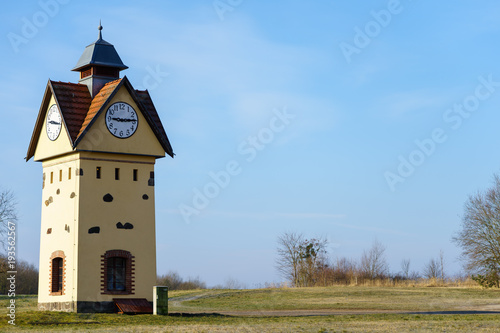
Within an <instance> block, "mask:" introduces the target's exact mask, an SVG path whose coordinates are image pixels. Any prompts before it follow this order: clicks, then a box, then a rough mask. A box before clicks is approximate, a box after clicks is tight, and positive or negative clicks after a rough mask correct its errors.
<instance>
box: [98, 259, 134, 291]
mask: <svg viewBox="0 0 500 333" xmlns="http://www.w3.org/2000/svg"><path fill="white" fill-rule="evenodd" d="M134 273H135V260H134V256H133V255H132V254H131V253H130V252H128V251H125V250H109V251H106V253H104V254H103V255H102V256H101V294H111V295H132V294H134V293H135V285H134Z"/></svg>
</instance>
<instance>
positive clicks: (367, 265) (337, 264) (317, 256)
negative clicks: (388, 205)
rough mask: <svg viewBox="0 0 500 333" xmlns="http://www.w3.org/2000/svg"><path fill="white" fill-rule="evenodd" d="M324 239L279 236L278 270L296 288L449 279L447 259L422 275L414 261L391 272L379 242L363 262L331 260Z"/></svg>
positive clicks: (431, 264)
mask: <svg viewBox="0 0 500 333" xmlns="http://www.w3.org/2000/svg"><path fill="white" fill-rule="evenodd" d="M327 246H328V242H327V240H326V239H324V238H312V239H307V238H305V237H304V235H303V234H301V233H296V232H285V233H283V234H282V235H280V236H279V237H278V248H277V254H278V256H277V260H276V268H277V269H278V271H279V272H280V274H281V275H282V277H284V278H285V279H287V280H288V281H290V282H291V284H292V285H293V286H296V287H310V286H327V285H333V284H346V285H349V284H353V283H355V284H363V283H366V282H367V281H375V280H385V279H391V280H395V281H404V280H417V279H420V278H422V277H425V278H427V279H442V280H444V279H445V270H444V256H443V252H442V251H441V253H440V255H439V258H437V259H431V260H430V261H429V262H428V263H427V264H426V265H425V266H424V269H423V271H422V273H421V274H420V273H418V272H416V271H410V260H409V259H404V260H402V261H401V270H400V271H399V272H398V273H392V274H391V273H390V271H389V265H388V263H387V259H386V254H385V250H386V249H385V246H384V245H383V244H382V243H380V242H379V241H377V240H375V241H374V242H373V244H372V246H371V248H369V249H368V250H364V251H363V254H362V255H361V258H360V259H359V260H355V259H348V258H345V257H343V258H335V259H331V258H330V257H329V255H328V251H327Z"/></svg>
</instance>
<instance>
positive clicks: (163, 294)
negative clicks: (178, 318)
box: [153, 286, 168, 316]
mask: <svg viewBox="0 0 500 333" xmlns="http://www.w3.org/2000/svg"><path fill="white" fill-rule="evenodd" d="M153 314H154V315H163V316H166V315H168V287H164V286H154V287H153Z"/></svg>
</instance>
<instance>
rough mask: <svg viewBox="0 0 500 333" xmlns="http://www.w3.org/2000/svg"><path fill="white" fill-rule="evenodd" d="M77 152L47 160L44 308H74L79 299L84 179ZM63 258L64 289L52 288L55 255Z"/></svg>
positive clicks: (41, 293) (41, 289)
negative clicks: (81, 210) (79, 230)
mask: <svg viewBox="0 0 500 333" xmlns="http://www.w3.org/2000/svg"><path fill="white" fill-rule="evenodd" d="M79 164H80V162H79V160H78V158H77V156H76V155H70V156H65V157H60V158H56V159H52V160H50V161H47V162H44V163H43V177H44V181H43V190H42V214H41V215H42V221H41V236H40V264H39V282H38V303H39V308H40V309H59V310H67V311H71V310H72V309H73V305H72V302H73V301H74V300H75V299H76V287H77V275H76V267H77V266H78V261H77V249H78V248H77V247H76V246H75V243H76V240H77V237H78V211H79V196H78V193H79V192H80V190H79V187H80V182H79V176H77V175H78V170H79ZM55 257H61V258H63V281H62V282H63V287H62V291H61V292H60V293H59V292H53V290H52V277H53V272H52V259H54V258H55Z"/></svg>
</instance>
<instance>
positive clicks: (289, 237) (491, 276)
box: [276, 174, 500, 288]
mask: <svg viewBox="0 0 500 333" xmlns="http://www.w3.org/2000/svg"><path fill="white" fill-rule="evenodd" d="M452 241H453V242H455V243H456V244H457V245H458V246H459V247H460V248H461V249H462V255H461V258H460V259H461V260H462V262H463V266H464V269H465V273H466V274H467V275H469V276H470V277H471V278H472V279H473V280H474V281H476V282H477V283H479V284H480V285H481V286H483V287H497V288H498V287H500V176H499V175H498V174H497V175H494V181H493V185H492V186H491V187H490V188H488V189H487V190H485V191H483V192H478V193H476V194H474V195H471V196H469V198H468V199H467V201H466V202H465V205H464V214H463V217H462V225H461V230H460V231H459V232H457V233H456V234H455V236H454V237H453V238H452ZM277 254H278V258H277V261H276V268H277V269H278V271H279V272H280V273H281V275H282V276H283V277H284V278H286V279H287V280H289V281H290V282H291V283H292V284H293V285H294V286H313V285H327V284H332V283H345V284H349V283H352V281H353V279H354V280H355V281H356V282H357V283H359V282H363V281H366V280H376V279H387V278H390V279H392V280H409V279H413V280H415V279H419V278H421V277H424V278H427V279H441V280H442V281H444V279H445V271H444V256H443V252H442V251H441V252H440V254H439V257H438V258H435V259H431V260H430V261H429V262H428V263H427V264H426V265H425V266H424V268H423V270H422V272H421V273H418V272H416V271H411V272H410V260H409V259H405V260H403V261H402V262H401V271H399V272H398V273H395V274H391V273H390V272H389V268H388V267H389V266H388V264H387V260H386V258H385V247H384V245H382V244H381V243H379V242H378V241H375V242H374V243H373V245H372V247H371V248H370V249H368V250H365V251H363V254H362V256H361V258H360V260H359V261H356V260H352V259H346V258H337V259H335V260H331V259H330V258H329V257H328V253H327V241H326V240H325V239H322V238H313V239H306V238H305V237H304V236H303V234H300V233H294V232H287V233H284V234H282V235H280V236H279V237H278V248H277Z"/></svg>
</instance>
